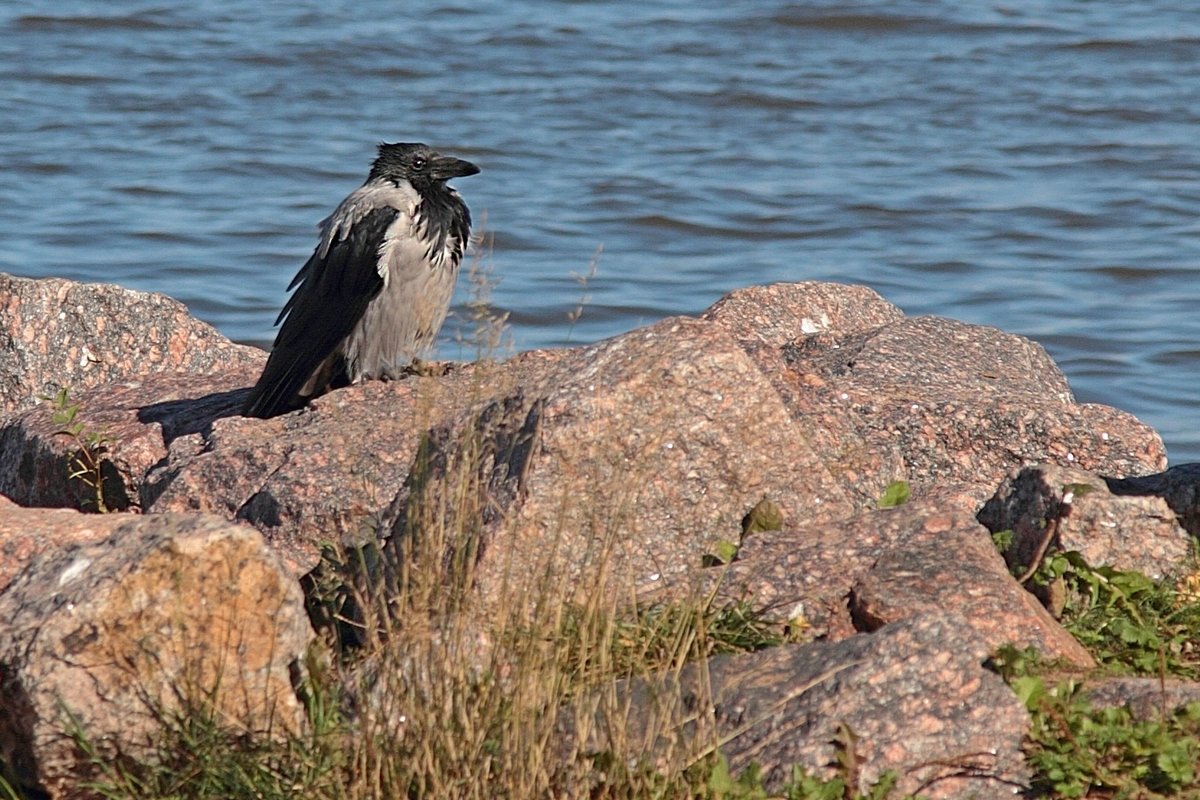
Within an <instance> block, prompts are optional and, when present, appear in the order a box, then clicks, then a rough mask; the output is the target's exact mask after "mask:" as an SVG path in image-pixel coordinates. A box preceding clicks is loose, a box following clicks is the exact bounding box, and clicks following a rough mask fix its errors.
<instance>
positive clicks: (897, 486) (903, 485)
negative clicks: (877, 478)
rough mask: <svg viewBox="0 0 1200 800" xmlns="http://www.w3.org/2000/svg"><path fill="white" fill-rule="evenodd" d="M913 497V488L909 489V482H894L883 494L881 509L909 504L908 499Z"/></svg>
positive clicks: (880, 499) (880, 500)
mask: <svg viewBox="0 0 1200 800" xmlns="http://www.w3.org/2000/svg"><path fill="white" fill-rule="evenodd" d="M911 496H912V488H911V487H909V485H908V481H892V482H891V483H889V484H888V487H887V488H886V489H884V490H883V494H882V495H881V496H880V498H879V507H880V508H895V507H896V506H902V505H904V504H905V503H907V502H908V498H909V497H911Z"/></svg>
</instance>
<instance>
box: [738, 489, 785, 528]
mask: <svg viewBox="0 0 1200 800" xmlns="http://www.w3.org/2000/svg"><path fill="white" fill-rule="evenodd" d="M782 528H783V511H781V510H780V508H779V506H777V505H775V504H774V503H772V502H771V501H770V500H769V499H768V498H766V497H764V498H763V499H762V500H759V501H758V503H757V504H756V505H755V506H754V508H752V509H750V512H749V513H748V514H746V516H744V517H743V518H742V536H743V537H745V536H749V535H750V534H752V533H761V532H763V531H777V530H780V529H782Z"/></svg>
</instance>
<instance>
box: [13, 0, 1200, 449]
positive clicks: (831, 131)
mask: <svg viewBox="0 0 1200 800" xmlns="http://www.w3.org/2000/svg"><path fill="white" fill-rule="evenodd" d="M0 87H2V93H0V98H2V99H3V105H2V107H3V125H2V126H0V197H2V198H3V203H0V237H3V238H2V241H0V244H2V245H3V246H2V247H0V270H4V271H9V272H14V273H17V274H21V275H34V276H43V275H62V276H67V277H72V278H79V279H85V280H103V281H114V282H118V283H122V284H125V285H128V286H133V287H137V288H143V289H151V290H156V291H163V292H167V293H168V294H171V295H173V296H175V297H178V298H180V299H181V300H183V301H185V302H186V303H187V304H188V305H189V306H190V307H191V309H192V310H193V312H194V313H195V314H197V315H198V316H200V317H202V318H204V319H207V320H209V321H210V322H213V323H214V324H216V325H217V326H218V327H220V328H221V329H222V330H223V331H224V332H225V333H226V334H228V335H229V336H231V337H233V338H235V339H239V340H243V341H252V342H256V343H260V344H266V343H267V342H268V341H269V340H270V338H271V336H272V331H271V324H272V322H273V320H274V317H275V314H276V312H277V311H278V309H279V307H280V305H281V304H282V302H283V299H284V287H285V286H286V284H287V282H288V281H289V279H290V278H291V276H292V274H293V273H294V271H295V270H296V268H297V267H298V266H299V265H300V264H301V263H302V262H303V261H304V259H305V258H306V257H307V256H308V254H309V252H311V249H312V246H313V243H314V228H313V225H314V224H315V223H316V221H317V220H319V219H320V218H321V217H323V216H324V215H325V214H326V213H328V211H329V210H330V209H332V207H333V206H334V205H335V204H336V203H337V202H338V201H339V200H340V199H341V198H342V197H343V196H344V195H345V194H346V193H348V192H349V191H350V190H351V189H353V188H354V187H355V186H357V185H358V184H359V183H360V182H361V181H362V179H363V177H364V176H365V172H366V168H367V166H368V164H369V162H370V159H371V158H372V155H373V149H374V144H375V143H376V142H377V141H379V140H389V141H396V140H406V141H407V140H424V141H428V142H430V143H432V144H435V145H437V146H440V147H443V148H444V149H446V150H448V151H451V152H454V153H455V154H457V155H462V156H464V157H467V158H470V159H471V160H473V161H476V162H477V163H478V164H480V166H482V167H483V173H482V174H481V175H479V176H476V177H471V178H466V179H460V180H459V181H458V182H457V185H458V187H459V189H460V190H461V191H462V193H463V194H464V195H465V197H466V198H467V200H468V202H469V203H470V205H471V208H472V210H473V212H474V214H475V216H476V218H477V220H483V221H484V227H485V228H486V229H487V231H488V232H489V233H490V235H491V236H492V237H493V243H492V246H491V247H490V249H489V251H488V253H487V255H486V258H485V259H484V260H485V262H486V264H487V265H488V266H489V267H490V269H491V271H492V272H493V273H494V276H495V277H497V278H498V279H499V280H500V283H499V285H498V286H497V287H496V288H495V289H494V290H493V292H492V300H493V302H494V303H495V304H496V305H497V306H499V307H500V308H502V309H504V310H507V311H509V312H511V314H512V322H513V328H512V333H513V339H514V344H515V346H516V347H518V348H522V349H523V348H530V347H543V346H555V345H561V344H563V343H564V342H567V341H568V340H570V341H572V342H585V341H591V340H595V339H599V338H602V337H605V336H609V335H613V334H616V333H619V332H621V331H623V330H626V329H629V328H631V327H634V326H636V325H639V324H643V323H647V322H650V321H653V320H655V319H658V318H660V317H663V316H665V315H669V314H675V313H693V312H696V311H699V310H700V309H702V308H704V307H706V306H707V305H709V304H710V303H711V302H713V301H714V300H715V299H716V298H718V297H719V296H720V295H722V294H723V293H725V292H727V291H729V290H731V289H733V288H736V287H739V286H744V285H748V284H753V283H763V282H768V281H778V280H798V279H832V280H839V281H845V282H850V283H864V284H868V285H870V286H872V287H874V288H876V289H877V290H878V291H880V292H881V293H882V294H883V295H884V296H886V297H887V298H888V299H890V300H891V301H893V302H895V303H897V304H898V305H900V306H901V307H902V308H903V309H904V310H905V311H906V312H908V313H910V314H920V313H934V314H943V315H948V316H953V317H957V318H960V319H964V320H968V321H971V322H978V323H984V324H990V325H996V326H999V327H1002V328H1005V329H1007V330H1011V331H1015V332H1019V333H1023V334H1026V335H1028V336H1031V337H1032V338H1034V339H1036V340H1038V341H1040V342H1042V343H1043V344H1044V345H1046V347H1047V348H1048V349H1049V350H1050V352H1051V354H1052V355H1053V356H1054V357H1055V359H1056V360H1057V361H1058V363H1059V364H1060V365H1061V366H1062V368H1063V369H1064V370H1065V372H1066V373H1067V375H1068V377H1069V378H1070V379H1071V383H1072V386H1073V387H1074V388H1075V391H1076V394H1077V395H1078V396H1079V398H1080V399H1083V400H1090V401H1097V402H1105V403H1110V404H1112V405H1116V406H1120V407H1122V408H1125V409H1128V410H1130V411H1132V412H1134V413H1135V414H1137V415H1138V416H1139V417H1141V418H1142V419H1144V420H1145V421H1146V422H1148V423H1150V424H1152V425H1154V426H1155V427H1157V428H1158V429H1159V430H1160V431H1161V432H1162V433H1163V435H1164V437H1165V438H1166V439H1167V442H1168V445H1169V447H1170V450H1171V456H1172V461H1173V462H1178V461H1184V460H1196V459H1200V402H1197V400H1196V399H1195V398H1194V395H1193V391H1192V385H1193V382H1194V377H1195V375H1196V374H1197V371H1198V370H1197V367H1198V366H1200V319H1198V315H1197V314H1196V313H1195V311H1194V309H1195V307H1196V306H1197V303H1198V301H1200V281H1197V275H1198V273H1200V236H1198V235H1197V233H1198V224H1197V219H1198V218H1200V180H1198V178H1200V145H1198V142H1200V125H1198V124H1197V123H1198V120H1197V114H1198V113H1200V112H1198V111H1197V109H1198V108H1200V96H1198V95H1200V5H1196V4H1190V3H1168V2H1165V0H1164V1H1163V2H1117V1H1116V0H1093V1H1092V2H1086V3H1085V2H1071V3H1061V2H1053V3H1052V2H1034V1H1033V0H1023V2H1010V3H1008V4H984V3H965V4H964V3H952V2H937V1H936V0H886V2H885V1H884V0H878V2H866V1H864V2H829V3H792V4H787V3H772V2H737V1H736V0H722V2H712V0H701V1H700V2H694V3H689V4H686V7H685V4H682V3H677V2H665V1H664V0H644V1H643V2H640V3H637V4H632V3H620V2H584V1H579V2H557V3H533V2H527V1H526V2H521V1H519V0H518V1H517V2H513V1H512V0H505V2H500V1H499V0H483V2H476V1H474V0H473V2H471V3H461V4H456V3H452V2H446V3H443V2H437V1H436V0H431V2H427V3H424V4H420V5H417V4H407V3H405V4H399V3H391V2H386V0H354V2H349V0H345V1H343V2H338V1H336V0H335V1H334V2H323V3H321V4H316V3H312V4H303V3H301V4H296V3H282V2H275V1H272V2H264V3H243V2H235V1H234V0H215V1H213V2H199V3H197V2H189V3H182V2H173V1H172V0H159V2H154V3H148V2H137V1H136V0H61V1H60V2H57V3H53V4H51V3H23V2H17V3H15V4H13V3H6V4H4V5H3V6H2V7H0ZM601 247H602V248H603V252H602V254H601V255H600V256H599V258H598V264H597V267H598V269H597V274H596V275H595V277H594V278H593V279H592V280H591V281H590V282H589V285H588V286H587V287H586V289H584V288H582V287H581V286H580V285H579V284H578V283H577V282H576V280H575V279H574V277H573V273H586V272H587V270H588V268H589V263H590V262H592V261H593V260H595V259H596V253H597V249H598V248H601ZM460 288H461V289H463V291H460V295H459V300H460V302H461V301H462V300H465V299H466V298H467V296H468V293H467V292H466V291H465V284H464V285H463V286H461V287H460ZM584 293H586V294H587V295H588V297H589V300H588V303H587V304H586V307H585V309H584V312H583V316H582V318H581V319H580V320H579V322H578V323H577V324H575V325H574V326H572V325H571V324H570V323H569V322H568V314H569V313H570V312H571V311H572V310H573V309H575V308H576V307H577V305H578V303H579V300H580V297H581V295H582V294H584ZM460 316H461V317H463V318H464V320H465V317H466V314H465V313H463V314H460ZM459 324H460V325H467V324H469V321H463V322H460V323H459ZM455 335H456V332H455V328H454V327H453V326H449V327H448V328H447V330H446V332H445V334H444V336H445V338H446V339H447V344H446V345H445V346H443V348H442V353H443V355H445V356H448V357H457V356H458V355H459V348H458V347H456V346H455V345H454V344H453V343H452V341H453V339H454V337H455Z"/></svg>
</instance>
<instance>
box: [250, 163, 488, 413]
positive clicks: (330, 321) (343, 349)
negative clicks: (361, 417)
mask: <svg viewBox="0 0 1200 800" xmlns="http://www.w3.org/2000/svg"><path fill="white" fill-rule="evenodd" d="M477 172H479V167H477V166H475V165H474V164H472V163H470V162H469V161H463V160H462V159H459V158H453V157H451V156H443V155H440V154H438V153H436V152H434V151H433V150H431V149H430V148H429V147H428V146H427V145H424V144H419V143H414V144H409V143H398V144H386V143H385V144H381V145H379V154H378V157H377V158H376V159H375V161H374V163H373V164H372V165H371V173H370V175H368V176H367V180H366V182H365V183H363V185H362V186H360V187H359V188H358V189H356V190H355V191H353V192H352V193H351V194H350V195H349V196H348V197H347V198H346V199H345V200H343V201H342V202H341V204H340V205H339V206H338V207H337V210H335V211H334V212H333V214H331V215H330V216H329V217H327V218H326V219H325V220H323V221H322V222H321V223H320V226H319V227H320V236H319V239H318V242H317V248H316V250H315V251H314V252H313V254H312V257H311V258H309V259H308V262H307V263H306V264H305V265H304V266H303V267H301V269H300V271H299V272H298V273H296V277H295V278H293V279H292V282H291V283H290V284H289V285H288V290H289V291H291V290H292V289H295V292H294V293H293V294H292V296H291V298H289V299H288V301H287V304H286V305H284V307H283V311H281V312H280V314H279V318H278V319H276V320H275V324H276V325H279V323H280V322H282V323H283V325H282V327H280V329H279V334H278V335H277V336H276V337H275V346H274V348H272V350H271V356H270V358H269V359H268V360H267V366H266V368H265V369H264V370H263V373H262V376H261V377H259V379H258V383H257V384H256V385H255V387H254V389H253V391H251V392H250V398H249V399H248V400H247V401H246V405H245V407H244V409H243V411H242V413H243V414H245V415H246V416H249V417H273V416H275V415H277V414H283V413H285V412H288V411H292V410H294V409H297V408H300V407H302V406H303V405H304V404H305V403H307V402H308V401H309V400H310V399H312V398H313V397H316V396H317V395H320V394H323V393H325V392H327V391H329V390H331V389H337V388H340V387H342V386H347V385H349V384H351V383H355V382H357V381H359V380H362V379H365V378H393V377H396V376H397V375H399V373H400V372H401V371H402V370H403V369H404V367H406V366H408V365H409V364H410V363H411V362H412V360H413V359H415V358H417V357H418V356H420V355H421V354H422V352H423V351H424V350H425V349H426V348H428V347H429V346H430V345H431V344H432V343H433V341H434V339H435V338H436V337H437V334H438V330H440V329H441V327H442V322H444V321H445V319H446V312H447V311H448V310H449V308H450V298H451V296H452V295H453V294H454V282H455V279H456V278H457V277H458V265H459V262H461V261H462V257H463V252H464V250H465V249H466V246H467V241H468V238H469V237H470V232H471V213H470V212H469V211H468V210H467V206H466V204H465V203H464V202H463V201H462V198H461V197H459V194H458V192H456V191H455V190H454V189H453V188H451V187H450V186H447V185H446V181H448V180H449V179H451V178H460V177H464V176H466V175H474V174H476V173H477Z"/></svg>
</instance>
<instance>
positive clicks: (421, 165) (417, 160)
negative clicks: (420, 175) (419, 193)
mask: <svg viewBox="0 0 1200 800" xmlns="http://www.w3.org/2000/svg"><path fill="white" fill-rule="evenodd" d="M426 163H427V162H426V161H425V156H413V160H412V168H413V169H417V170H420V169H425V164H426Z"/></svg>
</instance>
